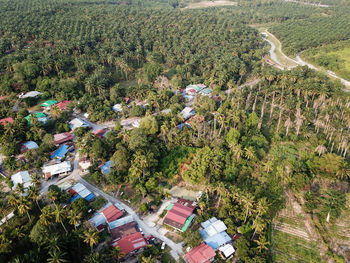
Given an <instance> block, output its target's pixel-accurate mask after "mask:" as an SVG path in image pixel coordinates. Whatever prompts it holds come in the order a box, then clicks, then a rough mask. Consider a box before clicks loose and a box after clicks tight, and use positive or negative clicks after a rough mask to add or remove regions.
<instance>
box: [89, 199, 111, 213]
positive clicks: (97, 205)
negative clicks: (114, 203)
mask: <svg viewBox="0 0 350 263" xmlns="http://www.w3.org/2000/svg"><path fill="white" fill-rule="evenodd" d="M106 203H107V200H106V199H104V198H103V197H102V196H99V197H97V198H96V200H94V201H92V202H91V203H90V206H91V208H92V209H94V210H95V211H97V210H99V209H100V208H102V207H103V205H104V204H106Z"/></svg>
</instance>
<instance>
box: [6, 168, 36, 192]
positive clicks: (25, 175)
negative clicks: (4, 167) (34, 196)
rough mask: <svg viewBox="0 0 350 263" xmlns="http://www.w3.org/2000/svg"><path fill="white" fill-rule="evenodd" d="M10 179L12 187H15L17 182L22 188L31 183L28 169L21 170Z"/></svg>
mask: <svg viewBox="0 0 350 263" xmlns="http://www.w3.org/2000/svg"><path fill="white" fill-rule="evenodd" d="M11 181H12V183H13V189H14V188H16V186H17V185H18V184H22V185H23V187H24V188H28V187H29V186H31V185H32V178H31V177H30V174H29V172H28V171H21V172H18V173H16V174H13V175H12V176H11Z"/></svg>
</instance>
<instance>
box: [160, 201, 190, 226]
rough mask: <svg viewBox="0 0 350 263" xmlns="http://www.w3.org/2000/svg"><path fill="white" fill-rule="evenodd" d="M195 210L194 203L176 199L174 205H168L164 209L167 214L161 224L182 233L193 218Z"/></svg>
mask: <svg viewBox="0 0 350 263" xmlns="http://www.w3.org/2000/svg"><path fill="white" fill-rule="evenodd" d="M195 208H196V203H195V202H191V201H188V200H185V199H182V198H178V200H177V202H176V203H175V204H170V205H169V206H168V207H167V208H166V209H167V210H168V212H167V214H166V215H165V217H164V220H163V223H164V224H166V225H169V226H171V227H173V228H175V229H177V230H179V231H181V232H184V231H186V230H187V228H188V227H189V226H190V225H191V223H192V221H193V219H194V218H195V215H194V214H193V211H194V210H195Z"/></svg>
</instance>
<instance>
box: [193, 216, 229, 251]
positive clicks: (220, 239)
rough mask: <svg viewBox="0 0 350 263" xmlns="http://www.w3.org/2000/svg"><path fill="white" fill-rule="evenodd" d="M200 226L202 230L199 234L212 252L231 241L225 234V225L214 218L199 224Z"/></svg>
mask: <svg viewBox="0 0 350 263" xmlns="http://www.w3.org/2000/svg"><path fill="white" fill-rule="evenodd" d="M201 226H202V228H203V229H202V230H200V231H199V233H200V235H201V237H202V239H203V241H204V243H206V244H207V245H208V246H210V247H211V248H212V249H214V250H217V249H218V248H219V247H221V246H223V245H226V244H228V243H230V242H231V241H232V238H231V237H230V236H229V235H228V234H227V233H226V229H227V227H226V225H225V224H224V222H222V221H221V220H218V219H217V218H216V217H213V218H211V219H209V220H207V221H205V222H203V223H201Z"/></svg>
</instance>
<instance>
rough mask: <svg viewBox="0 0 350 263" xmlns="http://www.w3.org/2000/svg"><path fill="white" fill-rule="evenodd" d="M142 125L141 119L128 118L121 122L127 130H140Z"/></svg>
mask: <svg viewBox="0 0 350 263" xmlns="http://www.w3.org/2000/svg"><path fill="white" fill-rule="evenodd" d="M140 123H141V118H140V117H133V118H128V119H124V120H121V121H120V125H122V126H123V127H124V128H125V129H129V130H130V129H132V128H139V127H140Z"/></svg>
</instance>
